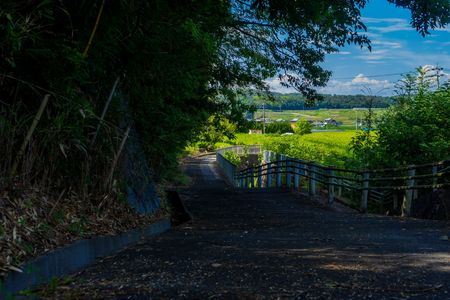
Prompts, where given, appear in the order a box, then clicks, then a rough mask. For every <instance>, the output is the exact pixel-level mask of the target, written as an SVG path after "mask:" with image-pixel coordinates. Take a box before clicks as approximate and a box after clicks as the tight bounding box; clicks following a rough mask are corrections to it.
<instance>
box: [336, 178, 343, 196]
mask: <svg viewBox="0 0 450 300" xmlns="http://www.w3.org/2000/svg"><path fill="white" fill-rule="evenodd" d="M337 182H338V183H339V186H338V197H341V196H342V183H343V180H342V179H339V180H338V181H337Z"/></svg>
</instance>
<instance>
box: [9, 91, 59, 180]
mask: <svg viewBox="0 0 450 300" xmlns="http://www.w3.org/2000/svg"><path fill="white" fill-rule="evenodd" d="M49 98H50V94H46V95H45V96H44V99H43V100H42V102H41V106H40V107H39V110H38V112H37V113H36V116H35V117H34V120H33V123H32V124H31V127H30V129H28V132H27V135H26V136H25V139H24V140H23V143H22V146H20V150H19V152H18V153H17V155H16V158H15V159H14V163H13V165H12V168H11V171H10V175H11V177H14V176H15V175H16V173H17V166H18V165H19V161H20V159H21V158H22V156H23V154H24V152H25V149H26V147H27V145H28V143H29V142H30V139H31V136H32V135H33V133H34V130H35V129H36V126H37V124H38V123H39V120H40V119H41V116H42V113H43V112H44V109H45V107H46V106H47V103H48V99H49Z"/></svg>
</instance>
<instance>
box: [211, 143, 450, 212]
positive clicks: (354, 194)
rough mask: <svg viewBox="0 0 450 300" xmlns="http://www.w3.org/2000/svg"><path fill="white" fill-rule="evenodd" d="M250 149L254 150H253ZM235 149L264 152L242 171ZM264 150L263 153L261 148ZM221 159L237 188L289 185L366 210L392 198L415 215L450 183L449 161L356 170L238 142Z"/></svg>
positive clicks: (227, 149)
mask: <svg viewBox="0 0 450 300" xmlns="http://www.w3.org/2000/svg"><path fill="white" fill-rule="evenodd" d="M250 149H251V150H250ZM228 151H232V152H234V153H238V154H243V153H245V151H247V153H251V154H257V153H261V152H262V153H263V162H262V163H261V164H260V165H258V166H254V167H249V168H246V169H243V170H238V167H237V166H235V165H234V164H232V163H231V162H229V161H228V160H227V159H226V158H225V157H224V153H226V152H228ZM258 151H259V152H258ZM217 161H218V163H219V166H220V167H221V168H222V170H223V171H224V173H225V175H226V177H227V179H228V180H229V182H230V183H231V184H232V185H234V186H235V187H238V188H245V189H251V188H274V187H278V188H281V187H284V188H289V189H294V190H299V191H303V192H307V193H309V194H310V195H311V196H314V195H316V194H318V193H321V194H323V195H325V196H326V197H327V198H328V203H329V204H331V203H332V202H333V201H334V200H335V199H338V200H340V201H343V202H347V203H348V204H352V205H353V206H355V202H359V203H358V204H359V205H358V206H359V209H360V210H361V211H367V209H368V206H369V205H372V206H373V205H378V206H379V205H383V204H385V203H386V202H389V203H390V205H391V206H392V207H393V208H397V209H400V207H399V206H400V205H401V206H402V210H403V212H404V213H405V214H408V215H409V214H410V212H411V206H412V203H413V200H415V199H417V198H418V197H419V194H420V193H419V192H420V191H427V192H431V191H433V190H436V189H439V188H443V187H446V186H450V160H447V161H442V162H436V163H430V164H423V165H410V166H405V167H400V168H392V169H377V170H351V169H343V168H336V167H332V166H324V165H321V164H318V163H315V162H312V161H305V160H301V159H296V158H292V157H288V156H286V155H282V154H276V153H274V152H272V151H267V150H263V151H262V150H261V147H260V146H255V145H254V146H233V147H228V148H224V149H220V150H218V151H217Z"/></svg>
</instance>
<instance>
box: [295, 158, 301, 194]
mask: <svg viewBox="0 0 450 300" xmlns="http://www.w3.org/2000/svg"><path fill="white" fill-rule="evenodd" d="M294 166H295V167H294V171H295V175H294V188H295V190H297V191H298V188H299V186H300V172H301V171H300V168H301V164H300V163H299V162H295V163H294Z"/></svg>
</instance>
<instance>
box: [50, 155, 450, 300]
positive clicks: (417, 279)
mask: <svg viewBox="0 0 450 300" xmlns="http://www.w3.org/2000/svg"><path fill="white" fill-rule="evenodd" d="M212 160H213V158H212V157H205V158H201V159H192V160H191V161H190V162H189V163H188V164H187V173H188V174H189V175H190V176H192V177H193V178H194V179H195V184H194V186H193V187H192V188H190V189H188V190H185V191H183V192H182V198H183V199H184V200H185V203H186V206H187V208H188V210H189V211H190V212H191V213H192V215H193V221H191V222H189V223H185V224H183V225H181V226H179V227H176V228H174V229H173V230H172V231H170V232H168V233H165V234H162V235H161V236H159V237H157V238H154V239H150V240H147V241H143V242H142V243H140V244H138V245H136V246H134V247H132V248H130V249H127V250H125V251H122V252H121V253H119V254H118V255H116V256H114V257H110V258H107V259H105V260H103V261H102V262H100V263H98V264H96V265H94V266H92V267H90V268H88V269H86V270H85V271H83V272H82V273H81V274H79V275H77V276H76V277H75V278H74V281H73V282H72V283H71V285H69V286H68V287H63V288H60V289H59V290H58V293H59V296H60V297H61V298H64V299H66V298H70V297H72V298H80V299H89V298H101V299H160V298H163V299H170V298H173V299H450V254H449V253H450V243H449V242H448V241H443V240H440V239H439V237H440V236H442V235H444V234H447V233H448V232H449V228H448V223H443V222H434V221H422V220H402V219H398V218H390V217H384V216H371V215H369V216H367V215H360V214H350V213H337V212H334V211H331V210H328V209H326V208H324V207H321V206H320V205H318V204H315V203H312V202H310V201H309V200H307V199H303V198H302V197H301V196H298V195H297V196H296V195H293V194H290V193H275V192H271V193H262V192H260V191H253V192H237V191H233V190H231V189H229V188H227V187H226V186H225V184H224V183H223V181H222V180H221V179H220V177H219V176H218V174H217V170H215V168H214V165H213V161H212ZM53 297H54V296H53Z"/></svg>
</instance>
